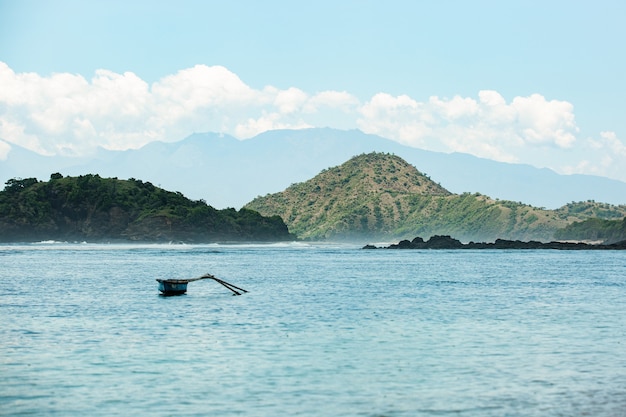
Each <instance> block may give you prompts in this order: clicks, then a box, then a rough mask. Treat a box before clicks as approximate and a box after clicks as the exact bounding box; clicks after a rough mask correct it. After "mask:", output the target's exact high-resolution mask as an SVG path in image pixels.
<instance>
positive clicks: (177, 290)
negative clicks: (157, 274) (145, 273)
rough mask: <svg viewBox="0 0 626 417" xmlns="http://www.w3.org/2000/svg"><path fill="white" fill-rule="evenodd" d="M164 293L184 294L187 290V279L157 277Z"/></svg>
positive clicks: (160, 288) (160, 289)
mask: <svg viewBox="0 0 626 417" xmlns="http://www.w3.org/2000/svg"><path fill="white" fill-rule="evenodd" d="M157 282H158V283H159V291H161V294H163V295H182V294H184V293H186V292H187V284H188V283H189V280H187V279H157Z"/></svg>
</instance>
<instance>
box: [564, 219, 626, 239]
mask: <svg viewBox="0 0 626 417" xmlns="http://www.w3.org/2000/svg"><path fill="white" fill-rule="evenodd" d="M555 238H557V239H561V240H588V241H601V242H604V243H607V244H611V243H616V242H622V241H625V240H626V218H624V219H622V220H606V219H600V218H597V217H594V218H590V219H587V220H585V221H582V222H574V223H572V224H569V225H567V226H566V227H565V228H563V229H561V230H558V231H557V232H556V233H555Z"/></svg>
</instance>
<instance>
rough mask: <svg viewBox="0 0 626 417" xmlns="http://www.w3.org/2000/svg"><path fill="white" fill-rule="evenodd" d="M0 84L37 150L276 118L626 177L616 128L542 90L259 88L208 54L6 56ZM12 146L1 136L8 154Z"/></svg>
mask: <svg viewBox="0 0 626 417" xmlns="http://www.w3.org/2000/svg"><path fill="white" fill-rule="evenodd" d="M0 85H1V86H2V88H0V138H2V139H4V140H5V141H7V143H8V144H11V143H12V144H17V145H20V146H23V147H25V148H27V149H31V150H33V151H35V152H38V153H41V154H86V153H89V152H92V151H93V150H95V149H96V148H97V147H98V146H101V147H104V148H108V149H129V148H138V147H140V146H142V145H144V144H146V143H148V142H151V141H154V140H162V141H173V140H180V139H182V138H183V137H185V136H187V135H189V134H191V133H193V132H208V131H213V132H222V133H228V134H231V135H234V136H236V137H238V138H240V139H246V138H249V137H252V136H255V135H257V134H259V133H261V132H264V131H267V130H273V129H288V128H290V129H301V128H307V127H326V126H328V127H336V128H342V129H351V128H356V127H358V128H360V129H361V130H363V131H364V132H366V133H372V134H378V135H381V136H383V137H387V138H389V139H392V140H396V141H398V142H401V143H404V144H406V145H410V146H415V147H420V148H424V149H430V150H435V151H444V152H466V153H470V154H473V155H477V156H481V157H486V158H491V159H496V160H500V161H507V162H523V163H530V164H534V165H537V166H547V167H551V168H553V169H555V170H557V171H560V172H585V173H602V175H610V176H613V177H614V178H620V179H622V180H626V172H624V170H623V168H622V167H623V166H626V146H624V143H623V142H622V141H621V140H619V139H618V137H617V135H616V134H615V133H614V132H608V131H607V132H602V133H600V134H599V135H598V137H597V138H591V139H584V140H583V139H581V138H579V137H578V134H579V128H578V126H577V124H576V120H575V116H574V107H573V105H572V104H571V103H569V102H567V101H560V100H548V99H546V98H545V97H544V96H542V95H540V94H533V95H530V96H527V97H521V96H520V97H514V98H513V99H512V100H510V101H507V100H506V99H505V98H504V97H502V95H501V94H500V93H498V92H497V91H493V90H483V91H479V92H478V95H477V97H462V96H454V97H452V98H445V97H438V96H433V97H430V98H428V99H426V100H423V101H420V100H416V99H415V98H412V97H409V96H408V95H399V96H393V95H390V94H387V93H383V92H381V93H378V94H375V95H373V96H372V97H371V98H370V99H369V100H366V101H365V102H361V101H360V100H359V99H357V98H356V97H355V96H354V95H352V94H350V93H349V92H346V91H321V92H317V93H315V94H310V93H307V92H305V91H303V90H301V89H299V88H297V87H291V88H288V89H284V90H281V89H278V88H276V87H273V86H266V87H264V88H262V89H254V88H252V87H250V86H248V85H247V84H245V83H244V82H243V81H242V80H241V79H240V78H239V77H238V76H237V75H236V74H234V73H232V72H230V71H229V70H228V69H226V68H224V67H222V66H211V67H210V66H206V65H196V66H194V67H192V68H187V69H183V70H180V71H178V72H176V73H175V74H172V75H169V76H166V77H164V78H162V79H161V80H159V81H158V82H155V83H153V84H151V85H149V84H148V83H146V82H145V81H143V80H142V79H141V78H139V77H138V76H137V75H135V74H133V73H132V72H126V73H123V74H118V73H114V72H112V71H107V70H99V71H97V72H96V73H95V74H94V76H93V78H92V79H90V80H87V79H85V78H84V77H82V76H81V75H76V74H67V73H62V74H53V75H51V76H47V77H44V76H40V75H38V74H35V73H15V72H14V71H13V70H12V69H11V68H9V66H8V65H6V64H5V63H2V62H0ZM8 146H9V145H7V144H4V145H1V146H0V158H3V157H6V155H7V153H8V152H9V151H8V148H7V147H8Z"/></svg>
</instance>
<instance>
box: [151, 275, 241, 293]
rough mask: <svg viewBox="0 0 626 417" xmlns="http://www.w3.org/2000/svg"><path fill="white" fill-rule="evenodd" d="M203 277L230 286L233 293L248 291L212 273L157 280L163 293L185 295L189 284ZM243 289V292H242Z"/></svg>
mask: <svg viewBox="0 0 626 417" xmlns="http://www.w3.org/2000/svg"><path fill="white" fill-rule="evenodd" d="M201 279H212V280H213V281H215V282H217V283H219V284H222V285H223V286H224V287H226V288H228V289H229V290H231V291H232V292H233V295H241V293H243V292H248V291H246V290H244V289H243V288H239V287H235V286H234V285H233V284H229V283H228V282H226V281H223V280H221V279H219V278H216V277H214V276H213V275H211V274H204V275H202V276H201V277H198V278H189V279H161V278H157V279H156V280H157V282H158V283H159V291H160V292H161V295H164V296H170V295H183V294H185V293H186V292H187V284H189V283H190V282H193V281H199V280H201ZM240 291H241V292H240Z"/></svg>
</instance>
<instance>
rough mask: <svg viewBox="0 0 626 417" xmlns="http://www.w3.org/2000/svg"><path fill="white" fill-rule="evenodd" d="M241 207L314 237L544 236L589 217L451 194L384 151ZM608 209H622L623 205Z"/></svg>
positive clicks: (623, 211)
mask: <svg viewBox="0 0 626 417" xmlns="http://www.w3.org/2000/svg"><path fill="white" fill-rule="evenodd" d="M594 204H595V203H588V205H594ZM245 207H246V208H249V209H252V210H256V211H258V212H259V213H261V214H263V215H278V216H280V217H281V218H282V219H283V220H284V221H285V223H286V224H287V225H288V227H289V229H290V231H291V232H292V233H295V234H297V235H298V236H299V237H300V238H304V239H313V240H315V239H332V240H354V239H361V240H362V239H382V240H388V239H396V238H407V237H414V236H416V235H418V236H426V237H428V236H432V235H436V234H442V235H453V236H455V237H459V238H460V239H462V240H466V241H470V240H483V241H493V240H495V239H498V238H504V239H523V240H529V239H536V240H545V241H548V240H551V239H552V238H553V236H554V233H555V231H557V230H559V229H561V228H563V227H565V226H567V225H568V224H570V223H572V222H573V221H575V220H582V219H585V218H588V217H589V216H588V215H587V214H586V213H585V210H583V209H582V208H581V209H580V213H579V214H578V215H575V214H572V213H569V212H567V211H560V212H559V211H554V210H546V209H542V208H536V207H532V206H529V205H526V204H522V203H516V202H511V201H506V200H500V201H497V200H494V199H491V198H489V197H487V196H484V195H482V194H478V193H476V194H470V193H463V194H453V193H451V192H449V191H448V190H446V189H444V188H443V187H441V186H440V185H439V184H437V183H435V182H434V181H432V180H431V179H430V178H429V177H428V176H426V175H424V174H422V173H421V172H419V171H418V170H417V169H416V168H415V167H413V166H412V165H410V164H408V163H407V162H406V161H404V160H403V159H402V158H400V157H398V156H395V155H391V154H384V153H370V154H362V155H358V156H356V157H354V158H352V159H350V160H349V161H347V162H345V163H343V164H341V165H339V166H336V167H333V168H329V169H325V170H323V171H322V172H320V173H319V174H318V175H317V176H315V177H313V178H312V179H310V180H308V181H305V182H302V183H297V184H293V185H291V186H290V187H288V188H287V189H286V190H284V191H283V192H279V193H274V194H268V195H266V196H264V197H257V198H256V199H254V200H253V201H252V202H250V203H249V204H248V205H246V206H245ZM613 210H614V211H615V212H620V213H621V217H623V216H624V215H626V206H622V207H614V208H613ZM587 212H588V211H587Z"/></svg>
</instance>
